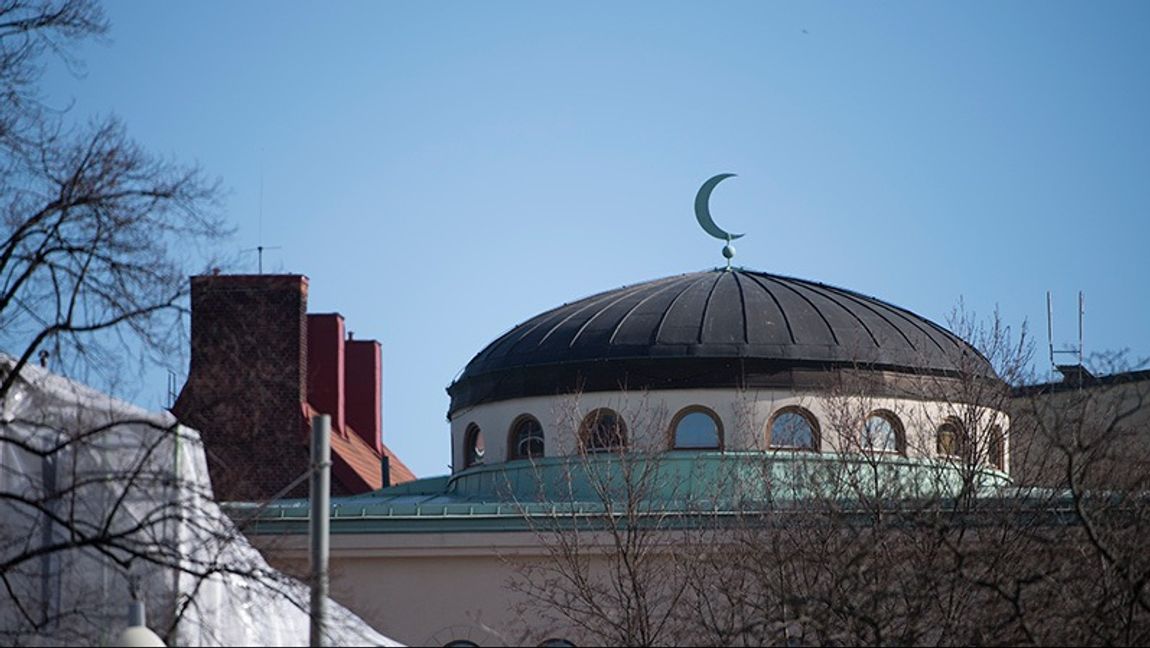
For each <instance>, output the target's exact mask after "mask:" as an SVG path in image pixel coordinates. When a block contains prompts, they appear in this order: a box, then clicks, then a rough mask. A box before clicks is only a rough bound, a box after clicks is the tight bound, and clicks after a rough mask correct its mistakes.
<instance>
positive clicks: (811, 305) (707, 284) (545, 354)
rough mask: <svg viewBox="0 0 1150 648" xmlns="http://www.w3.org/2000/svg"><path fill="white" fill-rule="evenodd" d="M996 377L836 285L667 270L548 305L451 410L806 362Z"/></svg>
mask: <svg viewBox="0 0 1150 648" xmlns="http://www.w3.org/2000/svg"><path fill="white" fill-rule="evenodd" d="M846 367H854V368H859V367H861V368H866V369H876V370H886V371H895V372H900V373H912V374H929V375H952V376H958V375H977V376H982V377H990V378H994V377H995V375H994V371H993V369H992V368H991V366H990V363H989V362H987V361H986V359H985V358H984V357H983V356H981V355H980V354H979V353H978V352H977V351H975V350H974V349H973V348H972V347H971V346H970V345H968V344H966V343H965V342H963V341H962V340H960V339H959V338H957V337H956V336H955V335H954V334H952V333H950V332H949V331H947V330H946V329H944V328H942V327H941V326H939V325H937V324H935V323H933V322H931V321H930V320H927V319H925V318H922V317H919V316H918V315H915V314H914V313H911V312H910V311H907V310H905V309H902V308H899V307H897V306H894V305H892V304H888V303H886V302H884V301H881V300H878V299H875V298H874V297H868V296H865V295H861V294H859V293H856V292H853V291H850V290H844V289H842V288H835V287H833V286H828V285H826V284H821V283H817V282H813V281H805V280H802V279H795V278H791V277H781V276H778V275H772V274H767V273H763V272H754V271H749V270H742V269H732V270H712V271H706V272H695V273H690V274H684V275H679V276H675V277H667V278H664V279H656V280H654V281H648V282H645V283H640V284H635V285H632V286H625V287H623V288H618V289H616V290H610V291H607V292H603V293H599V294H598V295H593V296H591V297H587V298H585V299H581V300H579V301H576V302H572V303H569V304H564V305H563V306H560V307H558V308H555V309H552V310H550V311H547V312H545V313H543V314H541V315H537V316H535V317H533V318H531V319H529V320H527V321H526V322H524V323H522V324H520V325H519V326H516V327H515V328H513V329H511V330H510V331H508V332H507V333H505V334H503V335H502V336H500V337H499V338H498V339H497V340H495V341H494V342H492V343H491V344H489V345H487V348H485V349H483V350H482V351H480V352H479V354H478V355H477V356H475V358H473V359H472V360H471V362H470V363H468V365H467V367H466V368H465V369H464V370H463V373H462V374H461V375H460V377H459V379H458V380H456V381H455V383H454V384H452V385H451V387H449V388H448V392H449V393H450V394H451V412H455V411H456V410H458V409H460V408H462V407H467V406H471V405H476V404H479V403H482V402H488V401H495V400H505V399H507V398H515V397H520V396H533V395H534V396H538V395H550V394H556V393H565V392H570V391H573V390H586V391H601V390H610V389H621V388H628V389H655V388H698V387H721V386H731V387H756V386H780V385H781V384H783V383H780V379H781V380H783V381H784V382H785V380H786V376H781V374H785V373H786V372H788V371H792V370H795V369H816V370H825V369H833V368H846Z"/></svg>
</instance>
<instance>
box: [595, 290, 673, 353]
mask: <svg viewBox="0 0 1150 648" xmlns="http://www.w3.org/2000/svg"><path fill="white" fill-rule="evenodd" d="M675 285H676V284H675V283H672V282H667V285H665V286H661V287H659V289H658V290H655V291H653V292H652V293H651V294H650V295H647V296H646V297H644V298H642V299H640V300H639V301H637V302H635V305H634V306H632V307H631V308H629V309H628V310H627V312H626V313H624V314H623V317H621V318H619V321H618V322H617V323H616V324H615V328H613V329H612V330H611V337H610V338H608V339H607V344H609V345H614V344H615V338H617V337H618V335H619V331H621V330H622V329H623V325H624V324H626V323H627V320H629V319H630V318H631V315H632V314H633V313H634V312H635V311H637V310H639V308H640V307H641V306H643V305H644V304H646V303H647V302H648V301H650V300H651V299H653V298H654V297H657V296H659V295H660V294H662V293H664V292H666V291H667V290H668V289H670V288H674V287H675Z"/></svg>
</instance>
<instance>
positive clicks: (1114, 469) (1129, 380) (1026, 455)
mask: <svg viewBox="0 0 1150 648" xmlns="http://www.w3.org/2000/svg"><path fill="white" fill-rule="evenodd" d="M1012 409H1013V411H1012V416H1013V418H1014V419H1015V421H1016V425H1015V439H1014V441H1015V443H1014V445H1013V447H1012V450H1011V457H1012V461H1013V464H1014V471H1013V473H1012V476H1013V477H1014V478H1015V480H1016V481H1017V482H1019V483H1021V484H1024V485H1037V486H1047V487H1055V488H1067V487H1070V486H1071V484H1070V483H1069V474H1070V473H1069V472H1068V469H1071V468H1073V471H1074V474H1075V479H1076V480H1078V482H1079V483H1078V484H1077V486H1079V487H1083V488H1097V487H1102V488H1115V487H1117V488H1126V487H1134V488H1140V489H1145V488H1147V487H1150V372H1136V373H1131V374H1118V375H1116V376H1109V377H1106V378H1104V379H1100V380H1099V381H1098V382H1097V383H1094V384H1086V385H1084V386H1082V387H1081V388H1078V389H1075V388H1072V387H1070V386H1065V385H1048V386H1044V387H1038V388H1032V389H1028V390H1023V392H1022V393H1020V394H1019V395H1018V396H1017V397H1016V398H1015V400H1014V402H1013V403H1012Z"/></svg>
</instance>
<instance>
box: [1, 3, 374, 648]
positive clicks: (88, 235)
mask: <svg viewBox="0 0 1150 648" xmlns="http://www.w3.org/2000/svg"><path fill="white" fill-rule="evenodd" d="M107 28H108V25H107V21H106V20H105V18H104V15H103V12H102V10H101V8H100V7H99V6H98V5H97V4H96V3H95V2H94V1H92V0H0V643H2V644H5V645H9V644H17V645H22V644H26V643H29V642H35V641H42V642H52V641H55V642H63V643H69V644H71V643H84V644H107V643H110V642H113V641H115V639H116V637H115V634H114V633H116V632H118V630H119V629H120V628H122V627H123V625H124V621H126V619H125V617H124V611H125V603H126V602H127V601H128V600H129V593H130V591H131V590H135V591H136V593H137V594H138V595H139V596H140V597H141V598H142V599H146V600H148V601H149V602H150V603H151V605H152V617H151V618H150V620H149V621H150V623H151V625H152V627H153V628H155V629H157V630H158V631H159V632H160V633H161V634H162V635H163V636H164V637H165V639H167V640H168V641H169V642H176V643H191V644H196V645H201V644H221V643H225V644H227V643H246V642H250V641H255V640H257V639H258V638H261V637H262V638H263V639H264V640H270V641H278V642H293V641H299V640H301V639H302V638H303V637H305V636H306V634H307V633H306V624H307V617H308V615H307V613H306V611H305V610H306V601H307V593H306V589H305V588H303V587H302V586H301V585H300V584H299V583H298V582H296V581H293V580H291V579H288V578H286V577H284V576H282V575H280V574H279V573H278V572H276V571H274V570H272V569H270V568H269V567H268V566H267V564H266V563H265V562H264V561H263V560H262V558H260V556H259V555H258V554H257V553H256V552H255V551H254V550H252V549H251V548H250V547H249V546H248V545H247V543H246V540H244V539H243V537H242V536H241V535H240V534H239V533H238V532H237V531H236V529H235V527H234V526H233V525H232V524H231V522H230V521H229V520H228V519H227V518H226V517H225V516H224V515H223V514H222V513H221V512H220V510H219V508H218V507H217V506H216V505H215V503H214V502H213V501H212V497H211V489H210V482H209V480H208V478H207V475H206V466H205V465H204V461H203V449H202V446H201V445H200V444H199V440H198V436H197V435H196V434H195V433H194V432H193V431H190V430H187V429H186V428H182V427H181V426H179V425H178V424H177V422H176V421H175V419H174V418H173V417H172V416H171V415H168V414H155V413H150V412H145V411H143V410H140V409H138V408H135V407H132V406H129V405H126V404H124V403H122V402H119V401H116V400H114V399H112V398H111V397H109V396H107V395H105V394H102V393H100V392H97V391H94V390H91V389H88V388H86V387H83V386H81V385H79V384H78V383H75V382H72V381H69V380H66V379H64V378H61V377H60V376H58V375H54V374H52V373H49V372H47V371H44V370H43V369H41V368H39V367H37V366H36V364H37V360H39V361H40V363H41V364H44V363H45V360H46V359H47V358H49V357H50V358H51V364H52V366H53V369H55V370H56V371H59V372H64V373H69V374H71V375H73V376H75V375H77V374H80V375H84V374H86V373H88V371H89V370H95V371H97V372H101V373H103V374H104V377H105V378H109V379H111V380H115V379H116V378H117V377H118V376H120V375H122V372H123V371H124V370H125V367H124V365H123V362H122V360H121V358H123V357H132V356H136V357H139V358H140V359H141V361H143V360H144V359H145V358H148V357H150V358H153V359H160V358H162V359H170V357H171V356H173V355H176V356H178V355H181V353H182V351H183V343H184V341H185V338H184V336H183V327H182V322H181V316H182V314H183V313H184V312H185V311H186V306H185V299H186V293H187V290H188V284H187V276H188V275H189V274H192V272H190V271H191V270H193V268H192V267H190V264H191V263H192V260H193V259H195V258H197V256H198V255H199V253H200V252H207V251H209V250H208V249H207V248H208V247H210V246H211V245H212V244H213V243H216V242H218V241H219V240H220V239H221V238H222V237H224V236H225V235H226V234H227V231H226V228H225V227H224V226H223V223H222V221H221V220H220V219H219V217H218V216H217V215H216V208H217V198H218V195H219V193H218V190H217V184H216V183H215V182H211V181H208V180H207V179H206V178H205V177H204V176H203V174H202V173H201V172H200V171H198V170H197V169H195V168H191V167H185V166H182V165H180V164H177V163H174V162H171V161H168V160H165V159H162V158H159V157H156V156H153V155H151V154H149V153H147V152H146V151H145V150H144V149H143V148H142V147H141V146H139V145H138V144H136V143H135V142H133V141H132V140H131V139H130V138H129V137H128V135H127V133H126V131H125V128H124V126H123V125H122V124H121V123H120V122H119V121H118V120H116V119H115V118H114V117H107V118H99V119H93V120H90V121H83V120H76V119H75V118H74V116H73V115H72V114H71V113H70V111H68V110H59V109H57V108H55V107H53V106H51V105H48V104H47V103H46V101H45V100H44V98H43V96H42V94H41V91H40V88H39V81H40V78H41V75H42V73H43V71H44V67H45V65H46V64H47V62H48V61H49V60H50V59H51V58H52V57H55V58H56V59H57V60H61V61H63V62H64V63H65V64H66V65H67V66H68V67H69V68H70V69H72V70H76V69H78V68H79V62H78V61H77V60H75V59H74V58H73V57H72V55H71V51H70V48H71V46H72V45H74V44H75V43H76V42H78V41H80V40H82V39H85V38H93V37H99V36H100V35H102V34H103V33H105V31H106V30H107ZM221 604H222V607H221ZM229 605H230V606H231V607H230V608H229V607H228V606H229ZM253 605H254V606H256V607H258V608H261V609H262V612H266V613H271V614H275V615H276V616H278V617H282V618H280V619H279V620H278V621H277V622H276V623H277V624H278V625H279V627H280V629H281V630H282V631H283V633H284V634H281V635H279V636H270V635H268V634H267V632H266V631H264V632H263V633H262V634H261V633H260V628H259V625H261V624H262V621H263V620H262V619H256V618H255V617H254V615H252V614H249V613H247V612H244V609H245V608H246V607H251V606H253ZM273 608H274V609H273ZM289 616H290V617H291V619H294V621H287V622H285V621H284V619H285V618H287V617H289ZM247 617H252V618H250V619H247ZM350 618H351V617H350V615H347V614H346V613H344V618H343V619H341V620H345V621H347V620H350ZM244 619H247V620H248V623H247V624H246V625H245V624H244V622H243V621H244ZM293 624H294V625H293ZM352 627H353V626H352V625H348V626H347V627H344V628H339V629H337V630H336V632H335V634H336V635H340V634H342V635H343V639H342V640H343V641H345V642H346V641H355V642H362V641H371V642H377V641H379V640H381V637H379V635H376V634H374V633H372V632H370V631H369V632H367V633H366V634H359V635H356V636H355V637H356V638H354V639H349V638H348V637H349V636H350V635H349V634H348V632H347V630H348V628H352ZM359 627H360V628H363V627H364V626H362V625H360V626H359Z"/></svg>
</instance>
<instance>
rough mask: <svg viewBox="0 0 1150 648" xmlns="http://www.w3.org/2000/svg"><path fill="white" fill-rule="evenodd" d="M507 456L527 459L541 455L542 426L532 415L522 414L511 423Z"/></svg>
mask: <svg viewBox="0 0 1150 648" xmlns="http://www.w3.org/2000/svg"><path fill="white" fill-rule="evenodd" d="M509 441H510V443H509V447H508V448H507V456H508V457H510V458H511V459H529V458H534V457H542V456H543V449H544V448H543V426H542V425H540V424H539V421H537V420H535V417H534V416H529V415H527V414H524V415H522V416H520V417H519V418H517V419H515V422H514V423H512V424H511V434H510V437H509Z"/></svg>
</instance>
